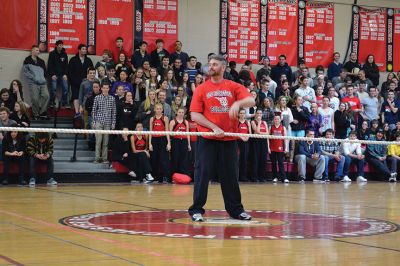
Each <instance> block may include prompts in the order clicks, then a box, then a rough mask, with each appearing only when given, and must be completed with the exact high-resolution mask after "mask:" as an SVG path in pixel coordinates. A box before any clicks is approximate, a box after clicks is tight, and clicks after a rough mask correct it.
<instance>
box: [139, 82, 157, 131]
mask: <svg viewBox="0 0 400 266" xmlns="http://www.w3.org/2000/svg"><path fill="white" fill-rule="evenodd" d="M156 97H157V96H156V91H155V90H149V92H148V94H147V98H146V100H144V101H143V102H142V103H141V104H140V106H139V110H138V113H137V120H138V122H141V123H142V125H143V128H144V130H148V129H149V128H150V125H149V121H150V118H151V117H153V116H154V106H155V104H156V103H157V98H156Z"/></svg>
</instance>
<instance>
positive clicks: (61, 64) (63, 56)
mask: <svg viewBox="0 0 400 266" xmlns="http://www.w3.org/2000/svg"><path fill="white" fill-rule="evenodd" d="M47 71H48V74H49V77H50V78H51V90H50V105H54V104H55V97H56V93H57V86H60V87H61V89H62V98H61V105H62V106H66V105H67V104H68V77H67V75H68V55H67V53H66V52H65V49H64V43H63V41H61V40H58V41H56V47H55V48H54V50H53V51H51V52H50V53H49V59H48V61H47Z"/></svg>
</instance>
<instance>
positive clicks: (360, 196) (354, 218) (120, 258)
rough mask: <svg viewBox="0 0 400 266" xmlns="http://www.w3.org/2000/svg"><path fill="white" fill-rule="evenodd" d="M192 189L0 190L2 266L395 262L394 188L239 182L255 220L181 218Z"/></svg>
mask: <svg viewBox="0 0 400 266" xmlns="http://www.w3.org/2000/svg"><path fill="white" fill-rule="evenodd" d="M192 189H193V187H192V186H183V185H128V184H99V185H96V184H95V185H93V184H91V185H82V184H80V185H78V184H68V185H64V184H61V185H59V186H58V187H54V188H51V187H46V186H37V187H36V188H28V187H16V186H8V187H0V265H1V266H5V265H7V266H9V265H40V266H47V265H51V266H54V265H57V266H61V265H95V266H103V265H113V266H116V265H118V266H119V265H189V266H196V265H351V266H354V265H399V262H400V231H397V230H398V229H399V228H398V225H397V224H400V184H389V183H368V184H366V185H363V186H360V185H358V184H356V183H352V184H351V185H345V184H340V183H332V184H312V183H307V184H305V185H301V184H295V183H291V184H289V185H283V184H277V185H273V184H241V191H242V198H243V203H244V205H245V208H246V210H249V211H251V213H252V214H253V218H254V219H253V221H251V222H241V221H237V220H231V219H229V217H227V216H226V215H225V212H223V211H221V210H223V209H224V205H223V202H222V196H221V192H220V188H219V185H218V184H213V185H211V186H210V189H209V197H208V203H207V205H206V209H207V210H208V211H207V214H206V215H205V216H206V217H207V218H208V220H206V222H205V223H192V222H191V221H190V220H189V218H188V216H187V215H186V212H185V211H184V210H186V208H187V207H188V206H189V204H190V203H191V198H192Z"/></svg>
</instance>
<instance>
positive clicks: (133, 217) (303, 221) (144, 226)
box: [60, 210, 399, 240]
mask: <svg viewBox="0 0 400 266" xmlns="http://www.w3.org/2000/svg"><path fill="white" fill-rule="evenodd" d="M249 213H250V214H251V215H252V216H253V219H252V220H251V221H241V220H234V219H231V218H229V217H227V214H226V212H225V211H222V210H210V211H207V212H206V213H205V215H204V217H205V221H204V222H201V223H199V222H192V221H191V219H190V217H189V216H188V214H187V211H185V210H156V211H117V212H105V213H90V214H82V215H75V216H70V217H66V218H63V219H61V220H60V223H62V224H64V225H67V226H71V227H74V228H79V229H85V230H90V231H99V232H107V233H117V234H128V235H138V236H155V237H170V238H193V239H242V240H254V239H258V240H280V239H281V240H282V239H309V238H343V237H358V236H370V235H378V234H385V233H390V232H394V231H397V230H398V229H399V226H398V225H397V224H394V223H391V222H387V221H381V220H376V219H368V218H358V217H349V216H339V215H330V214H328V215H327V214H314V213H299V212H279V211H251V212H249Z"/></svg>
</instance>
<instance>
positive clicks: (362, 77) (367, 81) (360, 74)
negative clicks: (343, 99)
mask: <svg viewBox="0 0 400 266" xmlns="http://www.w3.org/2000/svg"><path fill="white" fill-rule="evenodd" d="M357 77H358V79H357V80H356V81H355V82H354V86H356V87H357V86H358V85H359V84H360V82H361V81H364V82H365V84H367V88H366V89H367V90H368V89H369V88H370V87H372V86H374V84H373V83H372V81H371V80H370V79H369V78H367V77H366V76H365V71H364V70H360V71H359V72H358V75H357Z"/></svg>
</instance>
